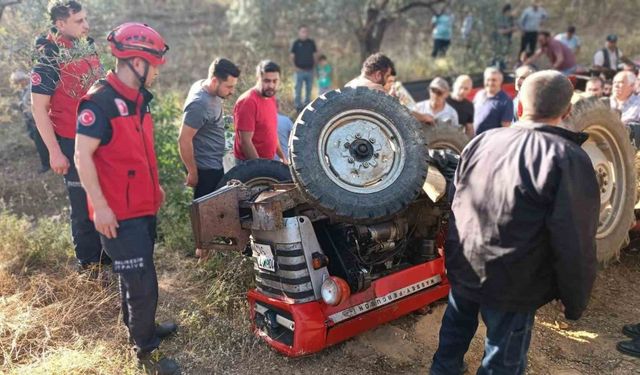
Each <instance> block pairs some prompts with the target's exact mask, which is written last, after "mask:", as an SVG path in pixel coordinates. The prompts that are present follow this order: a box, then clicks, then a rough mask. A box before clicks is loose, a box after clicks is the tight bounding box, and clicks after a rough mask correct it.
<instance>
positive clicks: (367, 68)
mask: <svg viewBox="0 0 640 375" xmlns="http://www.w3.org/2000/svg"><path fill="white" fill-rule="evenodd" d="M395 71H396V68H395V66H394V64H393V61H391V59H390V58H388V57H387V56H386V55H383V54H382V53H380V52H378V53H374V54H373V55H371V56H369V57H367V59H366V60H364V62H363V63H362V69H361V70H360V75H359V76H358V77H356V78H354V79H352V80H351V81H349V82H347V84H346V85H345V87H361V86H364V87H368V88H370V89H374V90H380V91H385V92H386V90H385V88H384V87H385V85H386V84H387V81H388V80H389V79H390V77H391V76H392V75H393V73H394V72H395Z"/></svg>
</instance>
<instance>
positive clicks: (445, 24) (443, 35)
mask: <svg viewBox="0 0 640 375" xmlns="http://www.w3.org/2000/svg"><path fill="white" fill-rule="evenodd" d="M431 26H432V27H433V51H432V52H431V57H433V58H436V57H438V56H445V55H446V54H447V49H448V48H449V44H450V43H451V34H452V31H453V15H451V14H450V13H448V12H447V8H444V9H443V10H442V13H440V14H437V15H435V16H433V18H432V19H431Z"/></svg>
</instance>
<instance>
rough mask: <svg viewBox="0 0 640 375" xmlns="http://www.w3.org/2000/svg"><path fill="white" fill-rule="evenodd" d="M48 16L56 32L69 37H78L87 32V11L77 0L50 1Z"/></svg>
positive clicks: (83, 35)
mask: <svg viewBox="0 0 640 375" xmlns="http://www.w3.org/2000/svg"><path fill="white" fill-rule="evenodd" d="M49 18H50V19H51V23H52V24H53V25H54V26H55V27H56V29H57V30H58V32H59V33H60V34H62V35H64V36H65V37H67V38H69V39H79V38H82V37H86V36H87V35H88V34H89V21H88V20H87V12H86V11H85V10H84V9H82V5H81V4H80V3H79V2H77V1H53V2H51V3H50V4H49Z"/></svg>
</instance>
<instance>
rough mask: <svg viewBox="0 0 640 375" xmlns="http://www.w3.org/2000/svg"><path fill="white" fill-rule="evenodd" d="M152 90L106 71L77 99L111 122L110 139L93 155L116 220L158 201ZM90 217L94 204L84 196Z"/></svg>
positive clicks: (153, 208) (146, 211)
mask: <svg viewBox="0 0 640 375" xmlns="http://www.w3.org/2000/svg"><path fill="white" fill-rule="evenodd" d="M151 99H153V95H151V93H150V92H149V91H147V90H145V89H142V90H141V91H138V90H136V89H133V88H130V87H128V86H126V85H125V84H124V83H122V81H120V80H119V79H118V77H117V76H116V75H115V74H114V73H113V72H110V73H109V74H107V77H106V79H105V80H100V81H98V82H96V83H95V84H94V85H93V87H92V88H91V90H89V93H88V94H87V95H86V96H85V97H84V98H82V100H81V103H82V102H84V101H89V102H92V103H94V104H96V105H97V106H98V107H99V108H100V109H101V113H99V114H97V115H101V116H106V117H107V119H108V121H109V125H110V127H111V132H112V133H111V138H110V140H109V141H108V142H107V143H105V144H101V145H100V146H98V148H97V150H96V151H95V153H94V154H93V161H94V163H95V166H96V171H97V174H98V180H99V182H100V187H101V189H102V193H103V194H104V197H105V199H106V200H107V203H108V204H109V207H110V208H111V209H112V210H113V212H114V213H115V215H116V218H117V219H118V220H126V219H133V218H136V217H142V216H148V215H155V214H156V213H157V212H158V209H159V208H160V204H161V199H162V198H161V193H160V183H159V181H158V164H157V161H156V154H155V150H154V141H153V120H152V118H151V113H150V111H149V102H150V101H151ZM88 206H89V217H91V218H92V217H93V204H92V202H91V199H90V198H89V199H88Z"/></svg>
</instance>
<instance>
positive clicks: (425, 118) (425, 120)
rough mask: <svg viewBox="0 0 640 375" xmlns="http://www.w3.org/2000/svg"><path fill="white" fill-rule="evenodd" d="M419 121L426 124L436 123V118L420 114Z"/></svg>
mask: <svg viewBox="0 0 640 375" xmlns="http://www.w3.org/2000/svg"><path fill="white" fill-rule="evenodd" d="M420 121H422V122H423V123H425V124H427V125H435V124H436V120H435V119H434V118H433V116H430V115H427V114H422V115H421V116H420Z"/></svg>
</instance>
